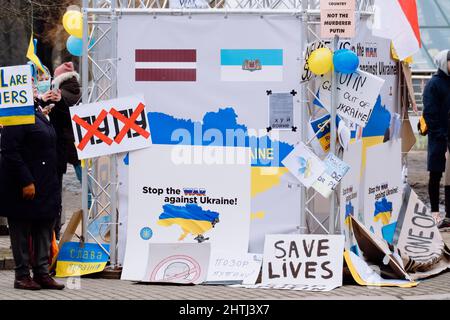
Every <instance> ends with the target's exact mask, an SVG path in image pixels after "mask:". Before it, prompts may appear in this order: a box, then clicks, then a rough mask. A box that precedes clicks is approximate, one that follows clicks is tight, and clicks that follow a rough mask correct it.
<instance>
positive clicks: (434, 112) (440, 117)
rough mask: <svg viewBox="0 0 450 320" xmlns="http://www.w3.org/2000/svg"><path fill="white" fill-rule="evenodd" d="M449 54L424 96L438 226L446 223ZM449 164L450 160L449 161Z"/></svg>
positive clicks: (439, 58)
mask: <svg viewBox="0 0 450 320" xmlns="http://www.w3.org/2000/svg"><path fill="white" fill-rule="evenodd" d="M449 61H450V51H449V50H444V51H441V52H440V53H438V54H437V55H436V57H435V63H436V65H437V67H438V71H437V73H436V74H434V75H433V77H432V78H431V80H430V81H429V82H428V83H427V85H426V86H425V90H424V92H423V106H424V109H423V116H424V118H425V122H426V124H427V127H428V159H427V168H428V171H429V172H430V179H429V183H428V193H429V196H430V203H431V212H432V215H433V217H434V218H435V220H436V221H438V223H439V222H440V221H443V217H442V216H443V215H441V214H440V213H439V190H440V182H441V178H442V173H443V172H444V171H445V162H446V159H445V153H446V151H447V149H448V146H447V143H448V141H449V140H448V137H449V129H450V128H449V125H448V119H449V111H450V63H449ZM449 161H450V160H449ZM445 197H446V202H445V203H446V208H445V210H446V215H447V218H450V187H446V188H445Z"/></svg>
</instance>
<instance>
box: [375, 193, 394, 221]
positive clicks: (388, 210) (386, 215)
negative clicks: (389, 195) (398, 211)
mask: <svg viewBox="0 0 450 320" xmlns="http://www.w3.org/2000/svg"><path fill="white" fill-rule="evenodd" d="M391 216H392V202H389V201H387V199H386V197H383V198H382V199H381V200H379V201H376V202H375V212H374V213H373V221H375V222H378V221H380V220H381V223H382V224H383V226H385V225H387V224H388V223H389V221H390V220H391Z"/></svg>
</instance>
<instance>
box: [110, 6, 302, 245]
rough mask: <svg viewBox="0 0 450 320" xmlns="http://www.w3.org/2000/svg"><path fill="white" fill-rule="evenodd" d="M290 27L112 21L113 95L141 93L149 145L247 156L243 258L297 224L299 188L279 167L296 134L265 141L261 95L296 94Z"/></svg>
mask: <svg viewBox="0 0 450 320" xmlns="http://www.w3.org/2000/svg"><path fill="white" fill-rule="evenodd" d="M136 25H140V26H142V27H141V28H137V29H136ZM300 26H301V21H300V20H299V19H297V18H296V17H294V16H281V15H280V16H272V15H267V16H265V17H264V19H261V18H260V17H259V16H258V17H256V16H255V15H229V16H228V19H223V16H220V17H219V16H218V15H215V14H202V15H191V18H189V19H188V17H187V16H158V17H157V19H148V16H146V15H142V16H137V15H133V16H131V15H130V16H122V18H121V19H119V35H118V37H119V41H118V56H119V58H120V59H119V61H118V72H119V74H120V75H121V77H120V79H119V82H118V92H119V95H129V94H132V93H133V92H143V93H144V95H145V98H146V99H149V100H148V101H151V112H149V114H148V116H149V121H150V127H151V131H152V142H153V143H154V144H172V145H173V144H179V143H181V144H187V145H215V146H238V147H242V146H247V147H249V148H250V149H251V154H252V168H251V170H252V172H251V174H252V188H251V197H252V227H251V228H252V236H251V239H250V251H251V252H255V253H262V250H263V245H264V234H265V233H267V232H268V231H269V230H271V231H272V232H285V230H286V228H289V229H290V230H297V228H298V226H299V225H300V217H299V215H298V212H299V210H300V207H299V203H300V202H299V200H298V199H299V191H300V189H299V187H298V186H297V185H298V184H297V183H296V181H295V178H293V177H290V178H288V174H287V169H286V168H284V167H283V165H282V164H281V160H282V159H283V158H284V157H285V156H286V155H287V154H288V153H289V152H290V151H291V150H292V149H293V146H294V145H295V143H296V142H298V141H299V140H300V133H299V130H297V132H294V131H292V130H282V131H280V130H272V131H270V132H269V133H268V132H267V126H268V123H269V114H268V112H267V104H268V101H267V99H268V97H267V92H266V91H267V90H272V91H273V92H291V91H292V90H293V89H294V88H298V72H297V70H299V68H300V65H301V50H300V45H301V39H300V37H299V33H298V30H299V28H300ZM205 29H207V30H209V32H204V30H205ZM255 30H258V31H257V32H255ZM219 34H220V37H217V36H215V35H219ZM180 66H182V67H183V68H184V69H180ZM297 91H298V90H297ZM292 102H293V112H294V115H293V121H292V126H294V127H298V128H299V127H300V123H301V122H300V110H301V109H300V105H301V103H300V100H299V95H298V94H297V95H296V96H295V97H294V99H293V100H292ZM292 182H293V183H292ZM193 184H195V181H193ZM274 199H277V203H276V204H275V203H274ZM254 223H256V225H254Z"/></svg>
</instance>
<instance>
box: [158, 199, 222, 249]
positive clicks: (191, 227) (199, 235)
mask: <svg viewBox="0 0 450 320" xmlns="http://www.w3.org/2000/svg"><path fill="white" fill-rule="evenodd" d="M218 222H219V213H218V212H215V211H211V210H203V209H202V207H200V206H199V205H197V204H186V205H185V206H175V205H171V204H165V205H163V213H161V214H160V216H159V220H158V224H159V225H160V226H164V227H169V226H171V225H174V224H175V225H179V226H180V227H181V229H182V230H183V233H182V234H181V236H180V237H179V238H178V241H182V240H184V238H186V236H187V235H189V234H192V235H193V236H195V238H194V239H195V240H197V241H198V242H203V241H205V240H208V239H209V238H205V237H204V236H203V234H204V233H205V232H207V231H209V230H210V229H211V228H214V226H215V224H216V223H218Z"/></svg>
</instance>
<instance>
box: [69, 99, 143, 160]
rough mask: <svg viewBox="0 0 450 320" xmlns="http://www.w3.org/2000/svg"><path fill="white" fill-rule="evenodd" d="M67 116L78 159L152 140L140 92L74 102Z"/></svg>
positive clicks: (137, 146)
mask: <svg viewBox="0 0 450 320" xmlns="http://www.w3.org/2000/svg"><path fill="white" fill-rule="evenodd" d="M70 116H71V118H72V129H73V133H74V136H75V147H76V149H77V152H78V158H79V159H80V160H81V159H87V158H94V157H99V156H105V155H109V154H114V153H119V152H127V151H131V150H137V149H142V148H146V147H149V146H150V145H151V144H152V140H151V136H150V125H149V122H148V118H147V110H146V106H145V101H144V96H143V95H137V96H131V97H124V98H118V99H113V100H105V101H100V102H97V103H91V104H83V105H79V106H75V107H72V108H70Z"/></svg>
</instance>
